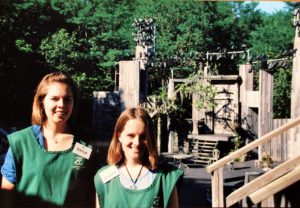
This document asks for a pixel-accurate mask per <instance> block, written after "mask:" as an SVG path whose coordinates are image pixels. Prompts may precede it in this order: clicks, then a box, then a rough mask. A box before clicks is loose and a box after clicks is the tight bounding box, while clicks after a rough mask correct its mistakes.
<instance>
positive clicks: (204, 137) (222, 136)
mask: <svg viewBox="0 0 300 208" xmlns="http://www.w3.org/2000/svg"><path fill="white" fill-rule="evenodd" d="M232 136H233V134H189V135H188V139H199V140H209V141H228V140H229V138H230V137H232Z"/></svg>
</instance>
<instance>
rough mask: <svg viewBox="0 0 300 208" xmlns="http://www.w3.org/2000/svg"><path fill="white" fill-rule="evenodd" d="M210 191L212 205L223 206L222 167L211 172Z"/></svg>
mask: <svg viewBox="0 0 300 208" xmlns="http://www.w3.org/2000/svg"><path fill="white" fill-rule="evenodd" d="M211 192H212V207H224V182H223V167H221V168H219V169H216V170H215V171H214V172H212V176H211Z"/></svg>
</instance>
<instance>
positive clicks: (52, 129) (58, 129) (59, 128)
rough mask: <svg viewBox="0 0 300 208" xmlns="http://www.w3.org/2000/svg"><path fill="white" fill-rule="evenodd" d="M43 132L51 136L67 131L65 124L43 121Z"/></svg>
mask: <svg viewBox="0 0 300 208" xmlns="http://www.w3.org/2000/svg"><path fill="white" fill-rule="evenodd" d="M42 129H43V132H44V134H47V135H49V136H51V137H55V136H56V135H57V134H63V133H68V127H67V125H51V124H50V123H47V122H46V123H45V124H43V126H42Z"/></svg>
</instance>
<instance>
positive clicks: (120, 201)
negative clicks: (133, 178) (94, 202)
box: [94, 166, 183, 208]
mask: <svg viewBox="0 0 300 208" xmlns="http://www.w3.org/2000/svg"><path fill="white" fill-rule="evenodd" d="M108 167H109V166H105V167H103V168H101V169H100V170H99V171H98V172H97V174H96V175H95V177H94V183H95V187H96V192H97V196H98V200H99V205H100V207H101V208H103V207H110V208H111V207H114V208H117V207H120V208H123V207H130V208H135V207H136V208H142V207H145V208H146V207H167V206H168V202H169V199H170V196H171V193H172V190H173V188H174V186H175V185H176V183H177V181H178V180H179V179H180V178H182V176H183V170H181V169H177V168H173V167H172V168H170V167H168V168H167V169H158V173H157V175H156V177H155V178H154V181H153V183H152V184H151V185H150V186H149V187H148V188H145V189H141V190H130V189H127V188H125V187H124V186H123V185H122V184H121V182H120V179H119V176H116V177H114V178H113V179H111V180H110V181H108V182H106V183H103V181H102V179H101V177H100V175H99V174H100V173H101V172H103V171H104V170H105V169H107V168H108Z"/></svg>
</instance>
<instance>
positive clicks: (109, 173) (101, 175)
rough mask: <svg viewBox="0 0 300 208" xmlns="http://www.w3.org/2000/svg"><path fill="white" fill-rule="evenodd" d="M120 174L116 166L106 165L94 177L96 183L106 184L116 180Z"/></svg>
mask: <svg viewBox="0 0 300 208" xmlns="http://www.w3.org/2000/svg"><path fill="white" fill-rule="evenodd" d="M119 174H120V172H119V169H118V168H117V167H116V166H115V165H106V166H104V167H102V168H100V169H99V170H98V171H97V173H96V175H95V177H94V181H95V183H97V182H102V183H106V182H108V181H110V180H112V179H114V178H115V177H116V176H118V175H119Z"/></svg>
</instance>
